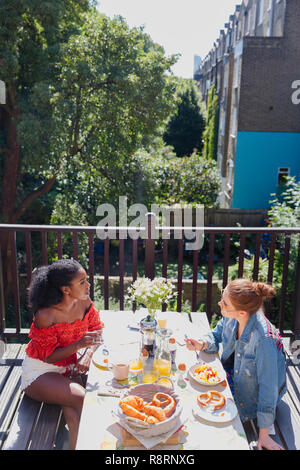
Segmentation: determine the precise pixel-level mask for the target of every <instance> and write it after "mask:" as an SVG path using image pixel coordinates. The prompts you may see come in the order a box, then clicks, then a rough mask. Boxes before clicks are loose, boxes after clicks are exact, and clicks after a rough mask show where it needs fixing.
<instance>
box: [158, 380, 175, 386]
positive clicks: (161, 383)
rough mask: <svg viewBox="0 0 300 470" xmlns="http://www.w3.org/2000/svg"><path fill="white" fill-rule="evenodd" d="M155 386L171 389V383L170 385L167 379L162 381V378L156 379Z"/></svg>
mask: <svg viewBox="0 0 300 470" xmlns="http://www.w3.org/2000/svg"><path fill="white" fill-rule="evenodd" d="M157 385H163V386H164V387H167V388H172V383H170V381H169V380H168V379H164V378H162V379H158V381H157Z"/></svg>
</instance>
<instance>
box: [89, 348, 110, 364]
mask: <svg viewBox="0 0 300 470" xmlns="http://www.w3.org/2000/svg"><path fill="white" fill-rule="evenodd" d="M102 349H103V347H102V346H100V347H99V348H98V349H97V350H96V351H95V352H94V354H93V359H92V361H93V363H94V364H95V366H96V367H101V368H102V369H107V368H110V367H111V366H112V364H111V359H110V355H107V356H105V355H104V354H103V352H102ZM104 359H107V360H108V362H104Z"/></svg>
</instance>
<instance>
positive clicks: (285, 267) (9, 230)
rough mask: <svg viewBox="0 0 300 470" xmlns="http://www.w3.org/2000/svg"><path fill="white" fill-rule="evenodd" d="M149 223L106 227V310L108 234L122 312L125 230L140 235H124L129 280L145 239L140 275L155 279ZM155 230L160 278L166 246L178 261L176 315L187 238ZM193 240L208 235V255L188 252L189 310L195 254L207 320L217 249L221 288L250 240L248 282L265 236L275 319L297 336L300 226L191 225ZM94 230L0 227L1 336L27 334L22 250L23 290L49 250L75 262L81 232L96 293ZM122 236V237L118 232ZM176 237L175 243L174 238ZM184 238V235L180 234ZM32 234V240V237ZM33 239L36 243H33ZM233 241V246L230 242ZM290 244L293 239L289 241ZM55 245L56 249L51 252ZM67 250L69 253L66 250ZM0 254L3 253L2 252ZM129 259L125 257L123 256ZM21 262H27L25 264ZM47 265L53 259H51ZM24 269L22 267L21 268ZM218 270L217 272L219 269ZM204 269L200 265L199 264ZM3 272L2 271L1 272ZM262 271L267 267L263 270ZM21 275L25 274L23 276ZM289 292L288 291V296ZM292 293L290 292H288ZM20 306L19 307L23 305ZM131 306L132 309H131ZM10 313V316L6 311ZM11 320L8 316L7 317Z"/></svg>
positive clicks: (240, 271) (240, 266) (241, 262)
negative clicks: (276, 293) (202, 271)
mask: <svg viewBox="0 0 300 470" xmlns="http://www.w3.org/2000/svg"><path fill="white" fill-rule="evenodd" d="M152 222H153V219H151V217H149V218H148V226H146V227H138V228H134V227H107V228H105V230H106V232H107V234H108V235H109V236H108V237H107V238H106V239H105V240H103V244H104V251H103V256H102V258H101V262H102V263H103V266H101V269H102V270H103V276H104V289H103V297H104V308H105V309H109V307H110V295H109V277H110V249H111V244H112V242H113V240H112V238H111V234H112V233H115V234H116V236H115V237H114V239H115V240H118V268H119V269H118V271H119V272H118V277H119V307H120V310H124V303H125V302H124V300H125V292H124V275H125V274H124V273H125V271H124V261H125V255H126V256H127V255H128V253H125V244H124V242H125V239H124V233H125V234H126V233H128V231H130V230H131V231H132V230H136V231H137V232H139V233H140V235H141V238H139V239H130V237H128V239H127V240H129V242H128V241H127V240H126V247H128V243H129V244H131V249H130V257H131V273H130V274H131V277H132V280H133V281H134V280H135V279H136V278H137V277H138V246H139V244H140V240H144V241H143V263H144V274H145V276H147V277H150V278H153V277H154V276H155V258H156V257H157V252H156V242H157V239H155V236H154V233H153V228H154V227H153V224H152ZM155 229H156V230H157V231H158V232H159V233H160V235H161V234H162V233H163V234H165V235H166V234H169V238H164V237H163V239H161V241H160V246H161V250H160V257H161V261H162V264H161V266H162V270H161V274H160V275H161V276H163V277H166V278H167V277H169V276H168V262H169V253H168V251H169V247H170V246H172V250H173V253H174V247H175V248H176V260H177V278H176V282H177V291H178V296H177V306H176V308H177V311H179V312H180V311H182V307H183V266H184V263H185V255H186V250H185V239H184V236H183V235H184V233H185V232H184V231H185V230H186V229H187V227H161V226H158V227H155ZM191 229H192V230H193V231H194V232H195V233H196V236H197V237H199V236H200V235H201V234H204V235H205V237H206V251H205V252H203V250H204V249H202V250H200V249H199V250H198V249H197V250H193V251H192V252H191V253H190V264H191V266H192V273H193V274H192V298H191V310H192V311H196V310H197V304H198V299H197V284H198V283H199V282H203V281H199V280H198V270H199V256H200V254H201V253H202V256H204V260H205V264H206V269H207V276H206V282H205V284H206V300H205V311H206V313H207V315H208V318H209V320H210V319H211V318H212V314H213V310H212V287H213V270H214V265H215V256H214V255H215V249H216V247H217V248H218V252H219V253H220V252H221V253H222V256H221V257H220V259H219V261H220V262H219V272H220V271H221V276H220V279H219V284H220V288H224V287H225V286H226V285H227V283H228V280H229V279H230V272H229V270H230V261H232V250H233V249H234V250H235V253H236V257H235V259H236V263H237V276H238V277H243V275H244V267H245V259H246V258H245V249H246V248H247V244H248V238H249V237H251V240H252V242H251V243H252V247H253V250H252V251H253V253H252V259H253V270H252V273H251V278H252V280H254V281H255V280H258V279H259V275H260V256H261V248H262V241H263V240H265V239H266V237H267V238H268V243H267V248H266V254H267V258H266V262H267V274H266V281H267V282H269V283H272V282H273V276H274V270H275V269H278V266H277V265H276V266H275V263H276V259H275V250H279V251H280V260H281V272H282V279H281V285H280V289H279V290H280V303H279V305H278V312H277V313H278V317H277V319H276V323H277V326H278V327H279V329H280V330H281V332H282V334H283V335H292V334H296V333H299V332H300V245H299V239H300V237H299V234H300V227H295V228H266V227H263V228H258V227H251V228H249V227H246V228H245V227H226V228H223V227H192V228H191ZM97 230H99V227H86V226H54V225H47V226H45V225H44V226H38V225H0V236H1V237H2V238H0V240H1V239H2V240H3V236H5V234H6V236H7V237H8V240H9V264H7V263H6V267H5V266H4V263H3V262H1V257H0V334H2V336H5V337H17V338H21V337H23V336H25V335H27V334H28V328H24V327H23V325H22V318H21V301H20V269H21V262H20V251H22V255H23V262H22V263H23V264H22V266H23V267H22V269H23V271H26V285H27V287H28V286H29V284H30V281H31V275H32V271H33V269H34V268H35V267H36V266H37V265H41V264H43V265H47V264H48V263H49V252H50V250H51V257H52V259H53V253H54V251H53V250H54V248H55V250H56V256H57V258H58V259H61V258H62V257H63V256H67V257H73V258H74V259H78V258H79V255H80V253H79V250H80V249H79V243H78V237H79V236H80V234H82V233H84V234H86V236H87V240H88V242H87V243H88V249H87V253H86V255H87V273H88V276H89V282H90V284H91V287H90V295H91V298H92V299H94V294H95V268H97V269H98V266H95V242H96V241H97V240H98V238H97ZM49 233H52V235H51V237H50V238H51V240H52V244H51V247H50V244H49V243H48V240H47V234H49ZM66 233H67V234H69V236H71V240H72V241H71V244H70V243H69V244H68V251H67V250H66V247H65V246H64V242H63V236H64V234H66ZM121 233H122V236H120V234H121ZM175 233H176V237H175V239H174V234H175ZM53 234H55V235H54V237H55V243H54V242H53ZM181 235H182V236H181ZM33 236H34V241H32V238H33ZM20 237H22V240H23V242H22V243H21V245H22V247H21V249H20V248H19V245H20V242H19V244H18V240H19V238H20ZM37 237H38V239H39V242H37ZM291 237H296V240H297V250H296V252H297V254H296V256H297V260H296V261H295V260H293V261H295V266H296V268H295V275H294V277H293V279H294V283H295V285H294V286H293V288H292V291H293V295H292V298H288V282H289V281H288V275H289V263H290V261H291V259H290V256H291ZM233 239H234V244H233ZM293 243H294V240H293ZM53 244H54V245H55V247H54V248H53ZM70 246H71V250H70ZM36 250H40V260H39V262H37V261H35V260H34V257H33V251H35V252H36ZM0 254H1V251H0ZM293 256H295V250H293ZM127 257H128V256H127ZM24 260H25V261H24ZM50 261H51V260H50ZM24 266H25V267H24ZM220 266H221V268H220ZM202 267H203V263H202ZM4 269H6V272H4ZM264 269H266V268H264ZM24 276H25V273H24ZM4 279H10V285H11V286H12V289H11V297H10V298H11V300H10V311H13V316H14V325H13V326H11V324H10V325H9V327H8V326H7V318H8V313H7V299H6V298H5V289H6V287H7V286H6V285H4ZM290 291H291V289H290V288H289V292H290ZM289 295H290V294H289ZM287 303H288V304H289V308H290V310H291V327H290V328H289V330H290V331H286V330H285V329H284V325H285V320H286V311H287ZM22 307H23V306H22ZM134 307H135V306H134ZM269 310H270V307H266V315H268V313H269ZM10 315H11V313H10ZM10 322H11V318H10Z"/></svg>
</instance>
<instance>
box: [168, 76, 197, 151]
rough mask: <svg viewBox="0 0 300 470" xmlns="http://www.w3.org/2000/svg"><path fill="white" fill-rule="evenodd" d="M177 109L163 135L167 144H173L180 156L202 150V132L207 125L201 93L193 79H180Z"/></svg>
mask: <svg viewBox="0 0 300 470" xmlns="http://www.w3.org/2000/svg"><path fill="white" fill-rule="evenodd" d="M176 103H177V106H176V111H175V113H174V114H173V115H172V116H171V118H170V120H169V122H168V124H167V127H166V131H165V133H164V135H163V138H164V141H165V142H166V144H167V145H172V146H173V148H174V151H175V153H176V155H177V156H178V157H183V156H188V155H191V154H192V153H193V152H194V150H195V149H196V150H197V151H198V152H201V150H202V146H203V145H202V133H203V130H204V126H205V118H204V117H203V111H202V109H203V106H202V103H201V95H200V93H199V91H198V89H197V87H196V85H195V83H194V82H193V81H192V80H184V81H180V82H179V85H178V91H177V96H176Z"/></svg>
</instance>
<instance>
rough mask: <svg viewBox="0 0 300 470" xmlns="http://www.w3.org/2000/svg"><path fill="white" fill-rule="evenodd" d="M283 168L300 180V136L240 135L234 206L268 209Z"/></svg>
mask: <svg viewBox="0 0 300 470" xmlns="http://www.w3.org/2000/svg"><path fill="white" fill-rule="evenodd" d="M280 167H288V168H290V175H291V176H296V178H297V180H299V179H300V133H288V132H238V135H237V145H236V157H235V168H234V187H233V202H232V207H233V208H234V209H265V208H268V207H269V206H270V204H269V201H270V199H271V197H270V195H271V193H275V192H276V190H277V178H278V169H279V168H280Z"/></svg>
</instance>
